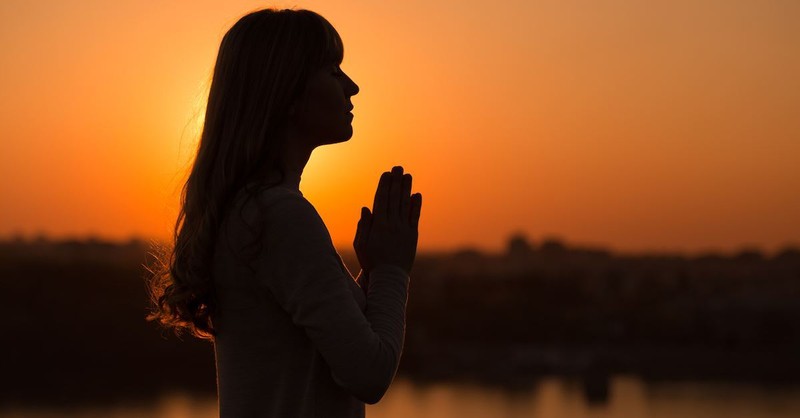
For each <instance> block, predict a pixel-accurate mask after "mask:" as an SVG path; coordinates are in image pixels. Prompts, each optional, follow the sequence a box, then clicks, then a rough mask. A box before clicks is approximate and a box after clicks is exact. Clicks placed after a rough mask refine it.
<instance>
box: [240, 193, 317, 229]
mask: <svg viewBox="0 0 800 418" xmlns="http://www.w3.org/2000/svg"><path fill="white" fill-rule="evenodd" d="M233 206H234V208H235V210H234V211H233V212H238V213H239V214H240V215H243V218H244V219H249V220H252V221H264V220H267V219H269V220H273V221H275V220H278V221H279V223H280V222H290V223H294V222H316V221H318V220H319V221H321V219H320V217H319V213H318V212H317V210H316V209H315V208H314V206H313V205H312V204H311V202H309V201H308V200H307V199H306V198H305V196H303V193H302V192H300V190H297V189H293V188H291V187H287V186H283V185H273V186H269V187H250V188H243V189H242V190H241V191H240V192H239V194H238V195H237V196H236V199H235V204H234V205H233ZM271 223H273V224H274V222H271Z"/></svg>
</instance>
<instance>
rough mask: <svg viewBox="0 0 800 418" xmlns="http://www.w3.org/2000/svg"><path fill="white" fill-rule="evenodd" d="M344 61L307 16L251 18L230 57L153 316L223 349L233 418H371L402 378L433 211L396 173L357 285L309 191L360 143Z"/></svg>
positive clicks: (372, 219) (371, 229) (223, 378)
mask: <svg viewBox="0 0 800 418" xmlns="http://www.w3.org/2000/svg"><path fill="white" fill-rule="evenodd" d="M342 57H343V47H342V42H341V39H340V38H339V35H338V34H337V32H336V30H335V29H334V28H333V27H332V26H331V25H330V23H328V22H327V21H326V20H325V19H323V18H322V17H321V16H319V15H317V14H316V13H313V12H310V11H306V10H261V11H257V12H253V13H250V14H248V15H246V16H244V17H242V18H241V19H240V20H239V21H238V22H236V24H234V25H233V27H231V29H230V30H229V31H228V32H227V33H226V34H225V36H224V38H223V39H222V43H221V45H220V49H219V54H218V56H217V61H216V65H215V68H214V75H213V78H212V83H211V89H210V92H209V97H208V106H207V109H206V115H205V124H204V127H203V133H202V136H201V139H200V144H199V148H198V151H197V156H196V159H195V161H194V165H193V167H192V170H191V173H190V175H189V177H188V179H187V181H186V184H185V186H184V189H183V194H182V201H181V202H182V207H181V212H180V215H179V217H178V221H177V223H176V227H175V237H174V238H175V243H174V244H175V245H174V248H173V249H172V251H171V253H170V254H169V257H168V258H167V259H166V260H164V261H165V263H164V268H163V270H162V271H161V272H158V274H156V276H155V278H154V280H153V281H152V286H151V291H152V294H153V298H154V302H155V305H156V309H155V311H154V313H153V315H152V316H151V318H152V319H157V320H159V321H161V322H162V323H164V324H166V325H168V326H171V327H174V328H176V329H179V330H180V329H188V330H189V331H191V332H192V333H193V334H194V335H196V336H199V337H202V338H209V339H212V340H213V342H214V348H215V352H216V365H217V384H218V389H219V403H220V416H221V417H222V418H229V417H359V416H363V415H364V402H366V403H375V402H377V401H378V400H380V399H381V397H382V396H383V394H384V392H385V391H386V389H387V388H388V386H389V384H390V383H391V381H392V379H393V377H394V374H395V371H396V370H397V366H398V362H399V359H400V353H401V351H402V346H403V337H404V330H405V304H406V298H407V289H408V283H409V271H410V270H411V266H412V264H413V261H414V256H415V253H416V246H417V226H418V221H419V216H420V209H421V205H422V197H421V195H420V194H419V193H415V194H414V195H411V176H410V175H408V174H403V170H402V168H401V167H395V168H394V169H393V170H392V171H391V172H386V173H383V174H382V176H381V178H380V180H379V182H378V187H377V190H376V193H375V201H374V203H373V208H372V211H370V210H369V209H368V208H366V207H364V208H362V213H361V219H360V220H359V222H358V227H357V232H356V237H355V239H354V247H355V250H356V254H357V256H358V259H359V263H360V264H361V267H362V271H361V273H360V274H359V277H358V279H354V278H353V277H352V276H351V275H350V273H349V272H348V271H347V269H346V268H345V266H344V264H343V263H342V260H341V258H340V257H339V255H338V254H337V252H336V250H335V249H334V247H333V245H332V243H331V239H330V235H329V233H328V230H327V229H326V227H325V224H324V223H323V222H322V219H320V217H319V215H318V214H317V212H316V210H315V209H314V207H313V206H312V205H311V204H310V203H309V202H308V201H307V200H306V199H305V198H304V197H303V195H302V193H301V192H300V190H299V184H300V177H301V174H302V171H303V168H304V167H305V165H306V163H307V162H308V159H309V156H310V155H311V152H312V151H313V150H314V148H316V147H318V146H320V145H325V144H333V143H337V142H343V141H346V140H348V139H349V138H350V137H351V136H352V133H353V130H352V126H351V122H352V118H353V115H352V113H351V110H352V109H353V105H352V104H351V102H350V98H351V96H353V95H355V94H356V93H358V86H357V85H356V84H355V83H354V82H353V80H351V79H350V78H349V77H348V76H347V75H346V74H345V73H344V72H342V70H341V69H340V67H339V65H340V63H341V61H342ZM331 187H335V185H331Z"/></svg>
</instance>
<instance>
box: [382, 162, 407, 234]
mask: <svg viewBox="0 0 800 418" xmlns="http://www.w3.org/2000/svg"><path fill="white" fill-rule="evenodd" d="M402 193H403V167H400V166H399V165H398V166H395V167H393V168H392V183H391V186H390V189H389V207H388V208H387V211H386V216H388V217H389V219H392V220H393V221H394V220H397V219H398V216H400V201H401V200H402V199H401V195H402Z"/></svg>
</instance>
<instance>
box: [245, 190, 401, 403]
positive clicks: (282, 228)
mask: <svg viewBox="0 0 800 418" xmlns="http://www.w3.org/2000/svg"><path fill="white" fill-rule="evenodd" d="M268 211H269V214H268V215H269V216H268V217H267V220H268V222H267V223H266V225H265V226H264V227H265V236H264V238H265V242H266V245H265V246H264V248H263V251H262V253H261V254H260V255H259V260H258V280H259V283H261V285H262V286H264V287H266V288H267V289H268V290H269V291H270V292H271V293H272V294H273V296H274V297H275V300H276V301H277V302H278V304H280V306H281V307H282V308H283V309H284V310H285V311H286V312H288V313H289V314H290V315H291V318H292V322H293V323H294V324H295V325H297V326H300V327H302V328H303V329H304V330H305V332H306V335H308V337H309V339H310V340H311V341H312V342H313V344H314V346H315V347H316V348H317V350H318V351H319V352H320V354H321V355H322V357H323V358H324V359H325V361H326V362H327V363H328V365H329V366H330V369H331V372H332V374H333V378H334V380H335V381H336V382H337V384H339V385H340V386H342V387H343V388H345V389H346V390H347V391H349V392H350V393H352V394H353V396H355V397H356V398H358V399H360V400H362V401H364V402H366V403H375V402H377V401H378V400H380V398H381V397H382V396H383V394H384V393H385V391H386V389H388V387H389V384H390V383H391V381H392V379H393V377H394V375H395V372H396V370H397V366H398V364H399V361H400V355H401V352H402V347H403V339H404V333H405V308H406V299H407V291H408V283H409V277H408V275H407V274H406V273H405V271H404V270H402V269H401V268H399V267H397V266H391V265H380V266H376V267H375V268H374V269H372V271H371V272H370V277H369V282H370V284H369V290H368V295H367V307H366V310H365V311H362V310H361V309H360V308H359V306H358V304H357V303H356V300H355V299H354V297H353V294H352V291H351V289H350V286H351V284H349V283H348V281H352V280H353V279H352V277H348V276H347V275H346V274H345V273H344V271H343V270H342V268H341V266H340V264H339V260H338V259H337V257H338V255H337V254H336V251H335V249H334V247H333V245H332V243H331V239H330V235H329V233H328V230H327V228H326V227H325V224H324V223H323V222H322V219H321V218H320V217H319V215H318V213H317V212H316V210H315V209H314V207H313V206H312V205H311V204H310V203H309V202H308V201H307V200H305V199H304V198H303V197H301V196H299V195H290V196H287V197H286V198H283V199H281V200H279V201H277V202H275V203H274V204H273V205H271V206H270V207H269V209H268Z"/></svg>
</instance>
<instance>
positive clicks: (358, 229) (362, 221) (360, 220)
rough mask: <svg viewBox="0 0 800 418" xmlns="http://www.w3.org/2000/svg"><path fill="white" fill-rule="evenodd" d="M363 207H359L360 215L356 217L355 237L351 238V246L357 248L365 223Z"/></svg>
mask: <svg viewBox="0 0 800 418" xmlns="http://www.w3.org/2000/svg"><path fill="white" fill-rule="evenodd" d="M364 209H366V208H363V207H362V208H361V217H360V218H358V224H357V225H356V237H355V238H354V239H353V247H354V248H358V246H359V243H360V242H361V237H362V235H364V226H365V225H364V224H365V223H366V219H365V218H364Z"/></svg>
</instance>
